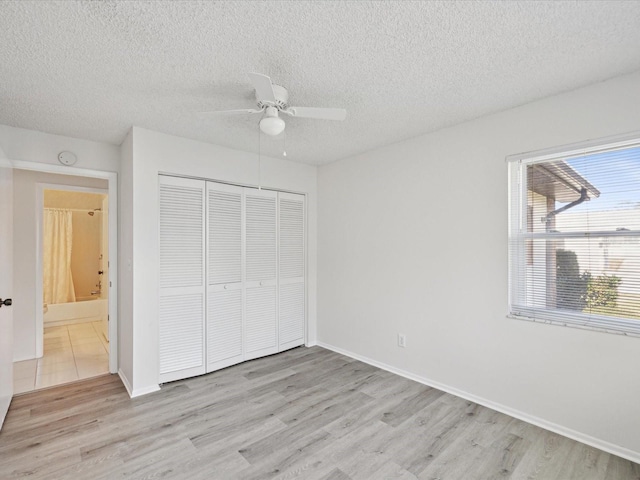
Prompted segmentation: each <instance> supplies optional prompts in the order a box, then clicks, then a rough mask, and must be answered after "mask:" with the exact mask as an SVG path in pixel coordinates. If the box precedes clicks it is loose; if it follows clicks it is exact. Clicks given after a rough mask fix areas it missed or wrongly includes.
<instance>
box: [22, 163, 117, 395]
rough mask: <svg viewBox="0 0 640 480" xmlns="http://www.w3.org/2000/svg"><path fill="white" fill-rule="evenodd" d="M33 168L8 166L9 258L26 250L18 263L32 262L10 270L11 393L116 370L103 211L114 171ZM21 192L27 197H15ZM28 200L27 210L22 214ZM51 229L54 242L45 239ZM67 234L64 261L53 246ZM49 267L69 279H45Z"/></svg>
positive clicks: (110, 224) (110, 236)
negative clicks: (11, 237)
mask: <svg viewBox="0 0 640 480" xmlns="http://www.w3.org/2000/svg"><path fill="white" fill-rule="evenodd" d="M34 170H36V169H31V168H30V169H28V170H27V171H23V170H21V169H15V170H14V182H17V185H16V188H15V189H14V231H15V233H14V251H15V252H14V253H18V254H17V255H14V258H15V259H16V260H17V261H20V259H21V258H23V259H25V258H26V256H27V255H26V253H22V255H20V252H18V250H20V249H22V251H23V252H24V251H25V250H29V254H28V256H30V257H31V259H30V260H28V261H27V262H26V263H27V264H28V263H29V261H30V262H33V268H29V267H28V265H25V266H26V267H27V268H25V269H22V268H21V269H20V270H21V271H16V272H15V275H14V277H15V278H14V286H15V287H16V288H14V290H15V292H14V300H15V301H14V306H15V307H17V308H15V309H14V332H15V333H14V347H15V348H14V394H19V393H25V392H28V391H32V390H36V389H39V388H47V387H49V386H53V385H58V384H62V383H68V382H73V381H77V380H82V379H85V378H90V377H92V376H96V375H101V374H106V373H115V372H116V371H117V355H116V352H117V345H116V340H117V335H116V328H117V326H116V325H115V324H113V323H114V320H115V319H116V315H115V313H116V308H117V307H116V305H117V303H115V302H116V300H117V298H116V295H115V293H116V292H115V288H114V286H115V281H114V280H115V278H114V275H115V268H112V269H110V268H109V266H110V263H111V262H110V261H109V258H110V257H111V258H115V248H116V246H117V242H116V241H115V239H116V238H117V237H116V232H115V226H116V222H115V220H116V219H115V218H112V217H115V215H110V213H111V211H114V212H115V198H113V195H114V193H115V186H116V182H115V174H106V175H104V174H103V172H95V173H97V174H98V175H87V176H86V177H85V176H84V175H82V174H80V175H78V176H76V175H73V174H72V172H70V171H69V170H67V171H65V174H64V175H60V174H58V172H56V173H49V172H43V171H41V170H40V169H38V170H37V171H34ZM45 170H50V169H49V168H47V169H45ZM53 170H56V169H53ZM78 170H79V169H78ZM74 173H75V172H74ZM78 173H84V172H78ZM91 173H93V172H91ZM23 177H31V180H30V181H31V182H32V184H33V186H32V187H29V188H21V185H20V182H21V181H22V179H23ZM90 177H94V178H90ZM95 177H97V178H95ZM105 177H107V178H105ZM109 177H114V178H113V179H111V178H109ZM27 183H28V182H27ZM74 184H75V185H74ZM87 185H89V186H87ZM21 190H23V191H24V192H25V193H24V195H25V196H26V197H30V198H18V197H20V193H19V192H20V191H21ZM112 191H113V192H114V193H112ZM31 199H32V200H31ZM25 200H26V201H25ZM30 202H31V203H32V204H33V212H32V213H31V214H30V215H29V214H26V215H23V213H25V210H24V209H25V208H26V207H28V206H29V204H30ZM110 206H111V208H110ZM20 209H22V210H23V211H22V212H21V211H20ZM23 217H24V218H23ZM65 222H66V223H67V224H69V227H70V231H69V232H65V230H64V228H65V227H64V225H65ZM24 224H27V225H30V226H31V228H32V231H31V232H29V230H28V229H26V230H25V228H24V226H25V225H24ZM51 231H54V232H56V233H55V235H56V236H57V237H58V238H57V239H56V241H51V239H50V238H49V237H50V235H51ZM29 233H31V235H30V234H29ZM31 236H32V237H33V239H32V240H31V239H28V237H31ZM67 237H68V238H69V242H68V243H69V245H67V246H66V248H67V249H68V250H70V251H71V253H72V255H69V258H68V259H67V260H68V262H69V265H68V266H64V264H63V263H62V262H61V260H60V258H59V257H60V255H59V254H60V253H64V248H62V252H59V251H58V250H60V249H61V246H63V244H64V243H65V242H64V241H61V239H62V238H65V239H66V238H67ZM27 240H28V241H27ZM16 244H18V245H19V246H16ZM20 244H21V245H20ZM51 251H56V252H57V253H56V259H55V260H52V259H47V252H51ZM34 253H35V255H34ZM62 256H64V255H62ZM22 270H23V271H22ZM51 270H56V271H57V273H56V275H60V273H61V272H62V273H64V272H65V271H67V270H69V271H70V273H71V274H70V275H69V277H70V278H69V280H65V277H64V275H62V277H60V276H53V277H49V276H48V275H47V274H46V273H45V271H47V272H49V273H51V272H50V271H51ZM110 270H111V271H110ZM52 284H53V285H54V286H55V287H56V289H57V291H55V292H54V291H53V290H55V289H52V288H51V287H52ZM25 287H26V288H25ZM29 287H32V288H29ZM65 290H66V294H64V293H62V291H65ZM54 296H57V298H54ZM109 340H111V341H109Z"/></svg>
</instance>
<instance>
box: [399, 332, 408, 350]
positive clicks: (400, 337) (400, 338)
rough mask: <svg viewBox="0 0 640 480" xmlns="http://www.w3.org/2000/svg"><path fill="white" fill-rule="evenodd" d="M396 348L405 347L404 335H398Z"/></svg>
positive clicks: (405, 337)
mask: <svg viewBox="0 0 640 480" xmlns="http://www.w3.org/2000/svg"><path fill="white" fill-rule="evenodd" d="M398 346H399V347H402V348H404V347H406V346H407V336H406V335H405V334H404V333H399V334H398Z"/></svg>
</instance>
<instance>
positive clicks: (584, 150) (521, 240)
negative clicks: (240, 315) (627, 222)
mask: <svg viewBox="0 0 640 480" xmlns="http://www.w3.org/2000/svg"><path fill="white" fill-rule="evenodd" d="M632 147H640V132H634V133H631V134H624V135H618V136H614V137H607V138H601V139H597V140H589V141H585V142H580V143H575V144H569V145H563V146H558V147H553V148H548V149H543V150H537V151H531V152H526V153H520V154H515V155H509V156H507V157H506V159H505V160H506V162H507V165H508V191H507V198H508V232H507V233H508V242H507V250H508V314H507V317H508V318H513V319H518V320H526V321H533V322H536V323H545V324H551V325H560V326H567V327H575V328H583V329H588V330H596V331H603V332H607V333H615V334H621V335H631V336H640V320H633V319H630V318H619V317H612V316H606V315H600V314H593V313H590V314H584V313H582V312H572V311H568V310H563V309H550V308H546V307H533V306H522V305H524V304H525V303H526V302H523V301H520V302H518V296H519V298H522V297H523V295H526V288H525V286H526V283H527V262H528V260H529V250H528V247H527V245H526V239H527V238H554V237H555V238H558V239H560V238H568V237H571V236H573V237H579V238H584V237H589V236H594V237H595V236H611V237H633V238H640V231H639V230H630V231H623V232H618V231H607V232H565V233H554V232H549V233H543V234H540V233H532V232H528V220H529V219H528V216H529V211H528V202H527V192H528V191H527V181H526V173H525V174H524V175H523V173H522V172H523V171H524V172H526V169H527V167H528V166H531V165H536V164H543V163H548V162H552V161H554V160H561V159H562V160H567V159H571V158H575V157H579V156H585V155H592V154H596V153H600V152H610V151H614V150H622V149H626V148H632ZM516 194H517V198H514V196H515V195H516ZM514 210H517V214H516V212H514ZM523 229H524V232H523ZM516 282H517V283H516Z"/></svg>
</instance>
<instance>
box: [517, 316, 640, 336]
mask: <svg viewBox="0 0 640 480" xmlns="http://www.w3.org/2000/svg"><path fill="white" fill-rule="evenodd" d="M507 318H511V319H514V320H524V321H527V322H533V323H542V324H546V325H554V326H556V327H570V328H579V329H581V330H591V331H595V332H600V333H611V334H614V335H622V336H625V337H639V338H640V326H639V327H638V330H639V331H635V332H634V331H629V330H623V329H622V327H621V328H620V329H617V328H615V327H601V326H598V325H592V324H590V323H584V322H578V321H561V320H549V319H543V318H533V317H527V316H525V315H516V314H513V313H510V314H507Z"/></svg>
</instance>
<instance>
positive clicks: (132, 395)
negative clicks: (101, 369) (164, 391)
mask: <svg viewBox="0 0 640 480" xmlns="http://www.w3.org/2000/svg"><path fill="white" fill-rule="evenodd" d="M118 376H119V377H120V380H122V383H123V384H124V388H126V389H127V393H128V394H129V397H130V398H135V397H141V396H142V395H146V394H148V393H153V392H157V391H158V390H160V385H150V386H148V387H144V388H137V389H135V390H134V389H133V388H132V387H131V383H130V382H129V379H128V378H127V376H126V375H125V374H124V373H123V372H122V369H120V370H118Z"/></svg>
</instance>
